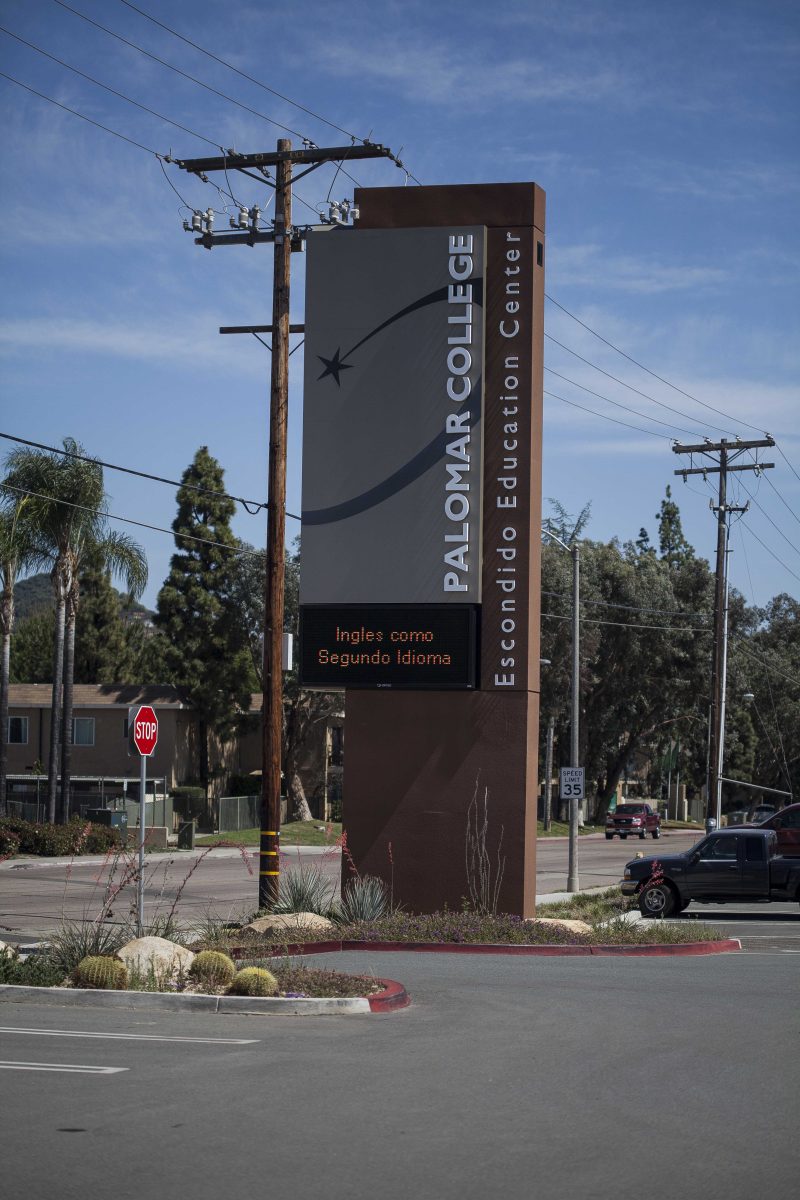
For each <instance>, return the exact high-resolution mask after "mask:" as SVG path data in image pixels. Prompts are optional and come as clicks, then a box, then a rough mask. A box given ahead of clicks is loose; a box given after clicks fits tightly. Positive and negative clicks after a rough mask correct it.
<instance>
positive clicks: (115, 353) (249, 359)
mask: <svg viewBox="0 0 800 1200" xmlns="http://www.w3.org/2000/svg"><path fill="white" fill-rule="evenodd" d="M218 324H219V322H218V321H217V320H216V318H215V317H214V315H210V316H205V317H198V316H196V315H194V316H192V318H191V319H190V320H185V319H181V320H180V323H178V322H177V321H174V322H173V323H172V327H171V328H165V327H164V325H156V324H150V325H147V324H144V323H140V324H130V323H128V322H121V321H93V320H73V319H71V318H69V317H63V318H62V317H55V318H51V317H28V318H22V319H19V320H12V321H6V322H5V323H4V324H3V325H2V326H1V327H0V347H2V349H3V351H4V353H6V354H9V355H10V354H14V353H23V352H25V353H27V352H29V351H30V350H31V349H35V351H36V354H37V356H38V357H42V356H43V355H44V354H46V353H48V352H53V351H58V352H61V353H63V352H65V351H66V352H67V353H74V354H99V355H103V356H106V357H110V358H123V359H131V360H134V361H135V362H137V363H143V362H150V363H165V364H170V365H172V366H175V365H177V364H180V365H182V366H187V365H188V366H191V367H203V368H205V367H208V366H211V365H215V366H218V367H220V368H224V369H225V370H226V371H235V372H241V373H242V374H245V375H257V376H263V373H264V364H263V361H261V359H259V358H258V357H256V356H254V355H248V354H241V353H239V354H236V353H232V352H231V347H230V346H229V345H226V344H224V343H225V342H226V341H227V342H229V341H230V339H223V340H220V339H218V338H210V337H209V336H208V331H209V329H213V328H214V327H215V325H218Z"/></svg>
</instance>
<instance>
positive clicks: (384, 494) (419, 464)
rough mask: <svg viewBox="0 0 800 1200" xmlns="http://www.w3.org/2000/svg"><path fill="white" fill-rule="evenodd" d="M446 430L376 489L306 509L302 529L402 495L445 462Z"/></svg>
mask: <svg viewBox="0 0 800 1200" xmlns="http://www.w3.org/2000/svg"><path fill="white" fill-rule="evenodd" d="M482 382H483V377H482V376H479V378H478V379H477V380H476V382H475V386H476V388H479V387H480V386H481V384H482ZM480 419H481V414H480V413H478V415H477V417H476V419H475V424H474V425H473V426H471V427H470V430H471V431H472V430H474V429H476V428H477V427H478V425H479V424H480ZM452 436H453V435H452V434H448V433H447V432H446V431H445V430H442V432H441V433H437V435H436V437H435V438H434V439H433V441H431V442H429V443H428V445H427V446H424V447H423V449H422V450H420V451H419V452H418V453H417V454H415V455H414V457H413V458H411V459H409V461H408V462H407V463H405V464H404V465H403V466H402V467H399V468H398V470H396V471H395V472H394V473H393V474H392V475H390V476H389V477H388V478H387V479H384V480H382V481H381V482H380V483H376V484H375V486H374V487H371V488H368V489H367V491H366V492H362V493H361V495H360V496H353V497H352V498H351V499H350V500H343V501H342V503H341V504H332V505H331V506H330V507H329V508H314V509H304V510H303V512H302V513H301V517H302V524H303V525H330V524H332V523H333V522H334V521H343V520H344V519H345V518H346V517H355V516H357V515H358V513H362V512H366V511H367V509H369V508H374V507H375V506H376V505H377V504H382V503H383V501H384V500H388V499H389V497H390V496H394V495H396V494H397V492H401V491H402V490H403V488H406V487H408V485H409V484H410V483H413V482H414V480H415V479H419V477H420V475H424V474H425V472H426V471H427V470H428V468H429V467H432V466H433V465H434V463H436V462H438V461H439V459H442V458H444V456H445V451H446V449H447V443H448V441H449V440H450V438H451V437H452Z"/></svg>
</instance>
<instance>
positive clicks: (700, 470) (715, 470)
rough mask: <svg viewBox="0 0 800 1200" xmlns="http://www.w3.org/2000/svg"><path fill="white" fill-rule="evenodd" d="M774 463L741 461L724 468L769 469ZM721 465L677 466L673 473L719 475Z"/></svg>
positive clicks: (738, 469)
mask: <svg viewBox="0 0 800 1200" xmlns="http://www.w3.org/2000/svg"><path fill="white" fill-rule="evenodd" d="M774 466H775V463H741V464H740V465H739V466H738V467H732V466H730V464H729V465H728V467H727V468H726V470H727V471H728V472H731V471H771V470H772V469H773V467H774ZM721 469H722V468H721V467H679V468H678V470H677V471H673V472H672V473H673V475H683V476H684V477H685V476H686V475H719V473H720V471H721Z"/></svg>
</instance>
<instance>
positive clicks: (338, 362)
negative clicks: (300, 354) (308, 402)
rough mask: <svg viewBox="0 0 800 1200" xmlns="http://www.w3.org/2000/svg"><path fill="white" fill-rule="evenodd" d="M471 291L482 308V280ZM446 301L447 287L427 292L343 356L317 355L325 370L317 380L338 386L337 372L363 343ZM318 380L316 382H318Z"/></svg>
mask: <svg viewBox="0 0 800 1200" xmlns="http://www.w3.org/2000/svg"><path fill="white" fill-rule="evenodd" d="M473 289H474V290H473V294H472V303H473V304H475V305H477V306H478V308H482V307H483V279H482V278H481V279H476V280H475V281H474V282H473ZM446 299H447V287H446V286H445V287H441V288H437V289H436V291H435V292H429V293H428V295H427V296H421V297H420V299H419V300H415V301H414V302H413V304H407V305H406V307H405V308H401V309H400V311H399V312H396V313H394V314H393V316H391V317H387V319H386V320H385V321H383V322H381V324H380V325H377V326H376V327H375V329H372V330H370V332H369V333H368V334H366V336H365V337H363V338H361V340H360V341H359V342H356V344H355V345H354V346H351V347H350V349H349V350H346V351H345V353H344V354H341V353H340V351H339V350H337V351H336V354H335V355H334V357H333V358H330V359H329V358H323V357H322V355H321V354H318V355H317V358H318V359H319V361H320V362H321V363H323V364H324V366H325V370H324V371H323V372H322V374H321V375H320V376H319V379H325V378H326V376H328V375H330V376H331V378H332V379H335V380H336V382H337V384H338V382H339V377H338V372H339V371H341V370H347V369H348V368H349V367H351V366H352V363H348V362H347V359H348V358H350V356H351V354H355V352H356V350H359V349H360V348H361V347H362V346H363V345H364V343H365V342H368V341H369V340H370V339H371V338H374V337H375V336H376V335H377V334H379V333H382V332H383V330H384V329H388V327H389V326H390V325H394V324H395V322H396V321H402V319H403V318H404V317H408V316H410V315H411V313H413V312H418V311H419V309H421V308H427V307H428V305H429V304H438V303H439V301H442V300H446ZM319 379H318V381H317V382H319Z"/></svg>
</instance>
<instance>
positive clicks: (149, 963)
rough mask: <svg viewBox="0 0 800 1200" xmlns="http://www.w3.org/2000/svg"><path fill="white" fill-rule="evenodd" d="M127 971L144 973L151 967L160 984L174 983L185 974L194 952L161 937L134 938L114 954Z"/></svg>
mask: <svg viewBox="0 0 800 1200" xmlns="http://www.w3.org/2000/svg"><path fill="white" fill-rule="evenodd" d="M116 957H117V958H119V959H121V960H122V962H124V963H125V966H126V967H127V968H128V970H129V971H131V970H133V971H138V972H139V973H140V974H142V975H146V974H147V973H148V972H149V971H150V969H151V967H152V970H153V972H154V974H155V976H156V978H157V980H158V981H159V983H160V984H164V983H174V982H175V981H176V980H177V978H178V976H179V975H181V974H184V975H185V974H186V972H187V971H188V970H189V967H190V966H191V965H192V963H193V961H194V954H193V953H192V951H191V950H187V949H186V947H185V946H179V945H178V943H177V942H170V941H168V940H167V939H166V938H161V937H141V938H134V939H133V941H132V942H127V943H126V944H125V945H124V946H122V947H121V948H120V949H119V950H118V951H117V954H116Z"/></svg>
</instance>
